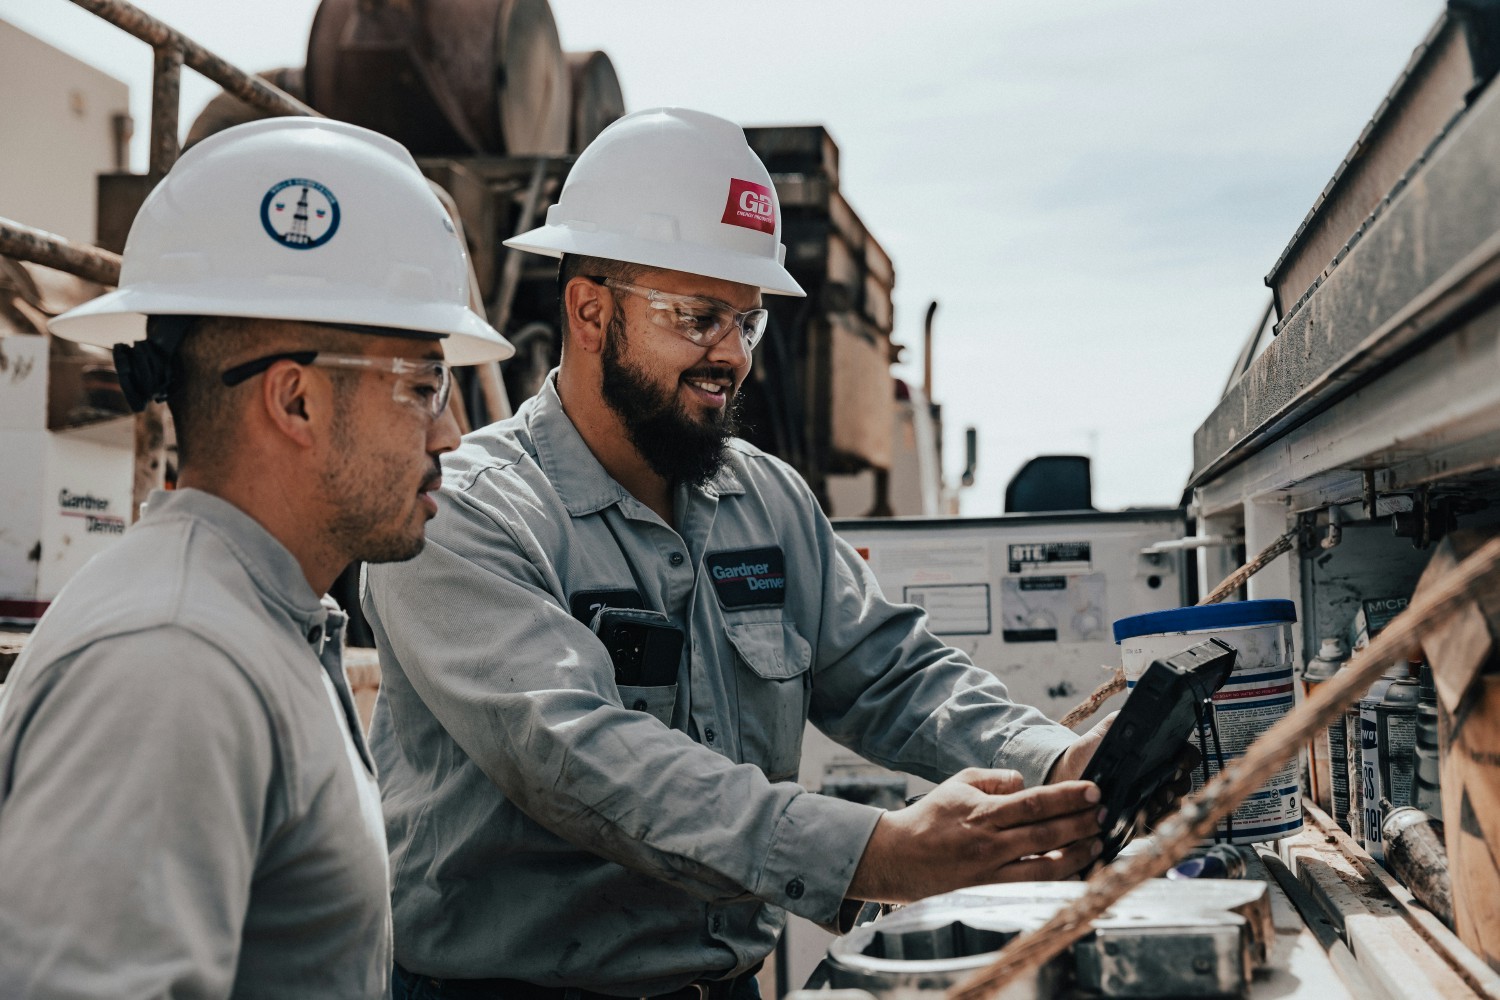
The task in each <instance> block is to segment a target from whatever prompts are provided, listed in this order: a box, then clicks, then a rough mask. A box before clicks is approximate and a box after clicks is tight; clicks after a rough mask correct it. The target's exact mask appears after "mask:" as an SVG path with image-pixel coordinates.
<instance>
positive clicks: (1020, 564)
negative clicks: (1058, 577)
mask: <svg viewBox="0 0 1500 1000" xmlns="http://www.w3.org/2000/svg"><path fill="white" fill-rule="evenodd" d="M1007 562H1008V564H1009V569H1010V572H1012V573H1050V574H1056V573H1061V572H1066V571H1068V570H1075V571H1082V570H1088V569H1090V568H1091V567H1092V565H1093V550H1092V546H1090V544H1089V543H1088V542H1030V543H1027V544H1025V545H1011V546H1009V547H1008V549H1007Z"/></svg>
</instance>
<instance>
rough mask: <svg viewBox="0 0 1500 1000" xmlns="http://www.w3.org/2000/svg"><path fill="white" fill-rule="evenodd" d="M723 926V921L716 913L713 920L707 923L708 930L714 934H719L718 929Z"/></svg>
mask: <svg viewBox="0 0 1500 1000" xmlns="http://www.w3.org/2000/svg"><path fill="white" fill-rule="evenodd" d="M723 926H724V921H723V920H722V919H720V918H719V915H718V914H717V913H715V914H714V916H713V919H712V920H710V921H709V922H708V929H709V930H711V931H713V932H714V933H715V934H717V933H719V928H720V927H723Z"/></svg>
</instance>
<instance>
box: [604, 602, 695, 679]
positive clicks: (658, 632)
mask: <svg viewBox="0 0 1500 1000" xmlns="http://www.w3.org/2000/svg"><path fill="white" fill-rule="evenodd" d="M589 627H590V628H592V629H593V630H594V634H595V635H597V636H598V637H599V641H600V642H602V643H604V648H605V649H606V650H608V651H609V659H610V662H611V663H613V664H614V667H615V684H617V685H620V686H624V687H663V686H665V685H667V684H676V683H677V664H678V662H679V661H680V660H681V659H682V643H683V634H682V629H680V628H678V627H677V626H676V625H673V624H672V621H671V619H669V618H668V617H667V616H666V615H664V614H662V613H661V612H660V611H641V610H639V609H636V608H608V607H606V608H600V609H599V610H598V611H597V612H596V613H595V614H594V620H593V621H592V622H591V623H590V625H589Z"/></svg>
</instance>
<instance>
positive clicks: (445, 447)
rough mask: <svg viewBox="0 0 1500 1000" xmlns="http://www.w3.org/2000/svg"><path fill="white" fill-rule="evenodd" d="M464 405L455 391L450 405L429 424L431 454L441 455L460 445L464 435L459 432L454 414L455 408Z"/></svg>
mask: <svg viewBox="0 0 1500 1000" xmlns="http://www.w3.org/2000/svg"><path fill="white" fill-rule="evenodd" d="M462 405H463V404H462V403H460V402H459V396H458V393H454V394H453V396H452V398H450V399H449V401H448V405H447V406H445V407H443V412H442V413H440V414H438V415H437V416H436V417H435V418H433V420H432V423H431V424H429V425H428V428H427V451H428V453H429V454H433V455H441V454H443V453H444V452H449V451H452V450H453V449H454V448H457V447H458V442H459V439H460V438H461V437H462V435H461V434H459V431H458V418H457V417H455V416H454V415H453V408H454V407H455V406H462Z"/></svg>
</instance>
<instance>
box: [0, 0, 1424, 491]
mask: <svg viewBox="0 0 1500 1000" xmlns="http://www.w3.org/2000/svg"><path fill="white" fill-rule="evenodd" d="M139 5H140V6H141V7H142V8H143V9H145V10H146V11H147V12H148V13H151V14H153V15H154V16H156V17H158V18H160V19H161V20H163V21H165V22H167V23H168V24H170V25H172V26H173V27H175V28H178V29H179V30H181V31H183V32H185V33H186V34H188V35H189V36H190V37H192V38H194V39H195V40H196V41H198V42H199V43H200V44H202V45H205V46H206V47H208V48H209V49H211V50H212V51H214V52H215V53H216V54H218V55H221V56H223V57H225V58H227V59H229V60H230V61H231V62H234V63H236V64H237V65H239V66H241V67H242V68H244V69H247V70H251V71H256V70H262V69H267V68H271V67H275V66H299V65H302V64H303V62H304V61H305V52H306V46H307V35H308V28H309V25H310V24H311V22H312V16H313V12H314V10H315V9H316V7H317V0H256V2H254V3H231V2H227V0H140V4H139ZM552 10H553V13H554V16H555V17H556V19H557V23H558V30H559V33H560V35H561V37H562V43H563V47H564V48H565V49H568V50H585V49H604V50H605V51H607V52H608V53H609V55H610V58H611V59H612V60H613V62H614V65H615V68H616V71H617V72H618V74H619V77H620V80H621V85H622V88H623V90H624V93H625V100H626V105H627V107H628V108H630V109H631V110H638V109H641V108H646V107H652V106H656V105H662V104H679V105H684V106H689V107H696V108H700V109H703V110H706V111H712V112H715V113H717V114H720V115H723V116H725V117H728V118H732V119H734V120H735V121H738V122H740V123H742V124H746V125H752V124H775V123H798V124H801V123H813V122H821V123H823V124H824V125H826V126H827V128H828V129H829V131H830V132H831V133H832V134H833V137H834V139H835V140H836V141H837V142H838V144H839V147H840V154H841V156H840V184H841V187H842V189H843V192H844V194H845V196H846V197H847V198H848V200H849V201H850V203H851V204H852V205H853V206H854V209H855V210H856V211H857V212H858V213H859V215H860V216H861V218H862V219H863V220H864V222H865V224H866V225H867V227H868V228H869V229H870V231H871V232H872V233H873V234H874V235H875V237H876V238H877V239H878V240H879V241H880V243H881V244H882V246H884V247H885V249H886V250H887V252H888V253H889V254H890V256H891V257H892V259H893V260H894V262H895V266H896V337H897V340H898V341H899V342H901V343H904V344H907V345H909V350H908V352H907V359H908V361H910V362H912V364H910V365H907V366H903V367H902V368H901V369H899V371H898V373H899V374H902V375H903V376H904V377H908V378H910V379H911V380H913V381H920V378H921V372H920V367H919V366H920V341H921V326H922V314H923V311H924V309H925V306H926V303H927V302H928V301H929V300H930V299H937V300H938V301H939V302H940V306H939V309H938V314H937V322H936V330H937V338H936V362H935V364H934V366H933V371H934V383H935V384H934V388H935V393H934V395H935V397H936V399H937V401H938V402H940V403H942V404H943V412H944V418H945V421H946V424H947V436H946V437H947V447H948V475H949V479H950V481H951V480H954V479H956V478H957V473H958V467H959V466H960V464H961V458H962V456H961V451H962V441H963V438H962V429H963V427H964V426H965V425H969V424H973V425H976V426H978V427H979V435H980V448H981V456H980V474H979V477H978V481H977V482H976V484H975V486H974V487H973V489H972V490H969V491H967V492H966V494H965V499H964V505H963V510H964V513H966V514H993V513H998V512H999V510H1000V507H1001V501H1002V494H1003V492H1004V488H1005V483H1006V481H1007V480H1008V479H1009V478H1010V476H1011V474H1012V473H1013V472H1014V471H1015V470H1016V469H1017V468H1018V467H1019V466H1020V465H1021V463H1022V462H1024V461H1025V460H1026V459H1028V458H1030V457H1032V456H1034V455H1038V454H1046V453H1059V452H1065V453H1086V454H1091V455H1092V456H1093V458H1094V493H1095V503H1096V505H1097V506H1099V507H1101V508H1117V507H1122V506H1127V505H1158V504H1175V503H1176V502H1177V500H1178V497H1179V496H1180V494H1181V492H1182V488H1183V485H1184V483H1185V482H1186V480H1187V477H1188V474H1189V472H1190V471H1191V468H1190V467H1191V464H1192V434H1193V431H1194V429H1195V428H1196V427H1197V426H1198V425H1199V424H1200V423H1202V421H1203V420H1204V418H1205V417H1207V415H1208V414H1209V412H1210V411H1211V410H1212V408H1213V405H1214V402H1215V401H1216V399H1217V398H1218V395H1219V392H1220V390H1221V389H1222V387H1223V382H1224V380H1225V377H1226V375H1227V372H1228V370H1229V367H1230V365H1231V364H1232V362H1233V361H1234V358H1235V355H1236V353H1237V352H1238V350H1239V348H1240V346H1241V344H1242V342H1243V341H1244V340H1245V338H1246V336H1247V335H1248V334H1249V332H1250V328H1251V326H1252V325H1253V324H1254V322H1255V320H1256V319H1257V318H1258V316H1259V314H1260V311H1261V310H1262V309H1263V308H1264V305H1265V303H1266V301H1267V299H1268V296H1269V293H1268V291H1267V290H1266V288H1265V285H1264V280H1263V279H1264V277H1265V274H1266V273H1267V272H1268V271H1269V270H1270V268H1271V265H1272V264H1274V263H1275V261H1276V258H1277V257H1278V256H1279V255H1280V253H1281V250H1282V249H1283V247H1284V246H1285V245H1286V243H1287V241H1288V240H1289V239H1290V237H1291V235H1292V232H1293V231H1294V230H1295V229H1296V227H1297V225H1298V224H1299V223H1300V222H1301V220H1302V218H1303V216H1304V215H1305V214H1306V212H1307V210H1308V209H1309V208H1310V207H1311V205H1312V203H1313V201H1314V199H1315V198H1316V197H1317V195H1318V192H1319V191H1321V190H1322V188H1323V185H1324V184H1325V183H1326V182H1327V181H1328V179H1329V177H1330V176H1332V174H1333V171H1334V170H1335V168H1336V167H1337V166H1338V164H1339V162H1340V161H1341V160H1342V159H1343V157H1344V154H1345V153H1346V152H1347V151H1348V150H1349V148H1350V146H1351V145H1352V144H1353V142H1354V139H1355V138H1356V137H1357V136H1358V135H1359V132H1360V130H1361V129H1362V128H1363V127H1364V125H1365V123H1366V122H1367V121H1368V120H1369V118H1370V115H1371V114H1372V113H1373V112H1374V110H1375V108H1376V107H1377V105H1378V104H1379V103H1380V100H1381V99H1382V98H1383V97H1384V96H1385V94H1386V92H1387V91H1388V90H1389V88H1390V86H1391V84H1392V83H1393V82H1394V81H1395V79H1396V77H1397V75H1398V74H1399V73H1400V72H1401V70H1402V69H1403V68H1404V67H1405V65H1406V63H1407V60H1408V59H1409V58H1410V56H1411V53H1412V50H1413V49H1414V48H1415V47H1416V46H1417V45H1418V44H1419V43H1420V42H1421V41H1422V39H1423V38H1424V37H1425V35H1426V33H1427V31H1428V29H1429V28H1430V27H1431V26H1432V24H1433V23H1434V22H1435V21H1436V19H1437V18H1438V16H1439V14H1440V13H1441V11H1442V4H1441V3H1440V2H1438V0H1362V2H1356V0H1318V2H1314V0H1244V2H1233V3H1231V2H1204V0H1191V2H1189V0H1069V2H1067V3H1060V2H1057V0H1025V2H1021V0H1005V2H959V0H926V2H924V3H921V4H912V3H910V2H894V0H778V2H759V3H749V2H746V3H739V4H727V3H719V2H709V0H636V2H628V3H627V2H622V0H552ZM0 19H4V20H7V21H9V22H11V23H12V24H15V25H17V26H18V27H20V28H22V29H24V30H26V31H28V32H30V33H32V34H34V35H37V36H39V37H41V38H43V39H44V40H46V41H48V42H50V43H52V44H53V45H55V46H57V47H58V48H61V49H63V50H65V51H67V52H70V53H72V54H73V55H75V56H78V57H80V58H82V59H84V60H86V61H88V62H90V63H92V64H94V65H96V66H98V67H99V68H100V69H103V70H104V71H106V72H108V73H110V74H111V75H113V76H116V77H118V78H120V79H122V80H124V81H126V82H127V83H129V84H130V86H131V89H132V106H133V108H132V110H133V114H134V115H135V118H136V122H137V144H136V151H135V167H136V169H144V166H145V147H144V142H143V140H144V135H145V132H146V131H147V128H148V123H149V120H150V111H149V102H150V67H151V58H150V49H149V48H148V47H147V46H146V45H145V44H144V43H141V42H138V41H136V40H135V39H133V38H130V37H129V36H127V35H125V34H124V33H122V32H120V31H118V30H117V29H114V28H113V27H110V26H109V25H106V24H104V23H103V22H101V21H99V20H98V19H97V18H95V17H93V15H90V14H87V13H85V12H84V11H82V10H81V9H80V8H77V7H75V6H74V5H73V4H71V3H69V2H68V0H0ZM216 92H217V87H215V86H214V85H212V84H209V83H208V82H207V81H205V80H203V79H202V78H201V77H198V76H197V74H195V73H192V72H188V73H185V74H184V81H183V103H184V109H183V122H184V128H185V127H186V124H187V123H189V122H191V121H192V119H193V117H194V116H195V115H196V114H197V112H198V110H199V109H201V107H202V106H203V105H204V104H205V103H207V101H208V100H209V98H210V97H212V96H213V94H214V93H216ZM7 99H11V98H7ZM7 141H10V138H9V137H7Z"/></svg>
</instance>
